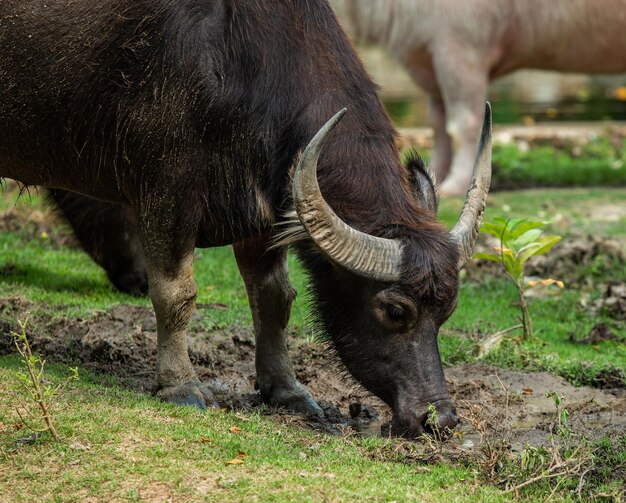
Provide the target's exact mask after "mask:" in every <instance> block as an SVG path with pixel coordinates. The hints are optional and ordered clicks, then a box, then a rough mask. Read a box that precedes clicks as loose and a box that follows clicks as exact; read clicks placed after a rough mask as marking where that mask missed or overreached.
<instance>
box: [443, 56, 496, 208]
mask: <svg viewBox="0 0 626 503" xmlns="http://www.w3.org/2000/svg"><path fill="white" fill-rule="evenodd" d="M483 60H484V58H482V57H481V55H480V54H478V53H474V52H470V51H468V50H467V48H463V47H456V46H445V47H444V46H441V47H438V48H437V52H436V53H435V54H434V55H433V64H434V67H435V72H436V74H437V80H438V82H439V86H440V88H441V95H442V98H443V103H444V108H445V117H446V131H447V132H448V135H449V136H450V137H451V138H452V143H453V150H454V156H453V160H452V167H451V169H450V173H449V174H448V176H447V177H446V178H445V180H444V181H443V183H441V185H440V187H439V193H440V194H441V195H444V196H445V195H463V194H465V193H466V191H467V189H468V186H469V183H470V181H471V178H472V167H473V166H474V160H475V158H476V153H477V151H478V137H479V135H480V128H481V124H482V115H483V112H484V107H485V100H486V94H487V86H488V77H487V71H486V70H485V69H484V68H483V64H484V61H483Z"/></svg>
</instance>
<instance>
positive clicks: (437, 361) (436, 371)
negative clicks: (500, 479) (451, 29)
mask: <svg viewBox="0 0 626 503" xmlns="http://www.w3.org/2000/svg"><path fill="white" fill-rule="evenodd" d="M344 112H345V110H343V111H341V112H339V113H338V114H336V115H335V116H334V117H333V118H332V119H331V120H330V121H328V123H326V125H325V126H323V127H322V129H321V130H320V131H319V132H318V133H317V135H316V136H315V137H314V138H313V140H312V141H311V142H310V143H309V145H308V146H307V148H306V150H305V151H304V153H303V155H302V157H301V159H300V161H299V163H298V166H297V168H296V171H295V173H294V178H293V200H294V205H295V209H296V212H297V215H298V218H299V221H300V223H301V225H302V227H303V228H304V230H305V231H306V235H307V236H308V238H309V239H308V242H309V243H314V244H315V246H314V247H313V248H315V250H316V251H315V252H314V253H309V254H308V256H309V259H308V260H309V261H312V262H313V263H312V265H313V267H311V268H310V269H311V270H312V271H314V272H313V275H321V276H323V278H315V277H313V278H312V281H311V284H312V289H313V294H314V302H315V304H316V307H317V313H318V316H319V318H320V321H321V323H322V325H323V329H324V331H325V332H326V333H327V335H328V337H329V338H330V340H331V341H332V343H333V346H334V347H335V349H336V350H337V353H338V354H339V356H340V358H341V359H342V361H343V362H344V364H345V365H346V367H347V368H348V370H349V371H350V373H351V374H352V375H353V376H354V377H355V378H356V379H357V380H358V381H359V382H360V383H361V384H362V385H363V386H365V387H366V388H367V389H368V390H369V391H371V392H372V393H374V394H375V395H377V396H378V397H380V398H381V399H382V400H384V401H385V402H386V403H387V404H388V405H389V406H390V407H391V408H392V409H393V422H392V431H393V432H394V433H395V434H398V435H405V436H410V437H414V436H417V435H419V434H421V433H424V432H428V433H438V432H440V433H443V432H445V431H450V430H452V429H453V428H454V427H455V426H456V425H457V423H458V418H457V415H456V410H455V407H454V404H453V403H452V401H451V399H450V396H449V394H448V391H447V386H446V382H445V379H444V374H443V368H442V364H441V358H440V356H439V349H438V346H437V335H438V331H439V328H440V326H441V325H442V324H443V323H444V322H445V321H446V320H447V319H448V317H449V316H450V315H451V314H452V312H453V311H454V308H455V307H456V302H457V293H458V276H459V270H460V269H461V267H462V266H463V265H464V264H465V262H466V261H467V259H468V258H469V257H470V255H471V254H472V251H473V248H474V244H475V242H476V238H477V235H478V231H479V227H480V222H481V219H482V214H483V210H484V207H485V201H486V198H487V192H488V190H489V183H490V178H491V111H490V108H489V105H487V109H486V112H485V120H484V125H483V131H482V137H481V145H480V152H479V154H478V157H477V160H476V163H475V165H474V175H473V181H472V184H471V188H470V190H469V191H468V194H467V198H466V201H465V206H464V208H463V211H462V214H461V216H460V218H459V221H458V223H457V224H456V225H455V227H454V228H453V230H452V231H451V232H447V231H445V230H444V229H442V228H441V227H439V226H437V225H433V226H432V227H426V228H425V230H422V231H417V232H415V233H406V234H405V235H399V236H396V237H393V238H388V237H381V236H374V235H370V234H367V233H364V232H362V231H360V230H358V229H356V228H354V226H351V225H348V224H347V223H346V222H345V221H344V220H342V219H341V218H340V217H339V216H338V215H337V214H336V213H335V212H334V211H333V209H332V208H331V207H330V205H329V204H328V203H327V202H326V201H325V200H324V197H323V196H322V192H321V190H320V187H319V185H318V180H317V164H318V158H319V156H320V153H321V151H322V147H323V144H324V142H325V140H326V139H327V137H328V136H329V134H330V132H331V130H332V129H333V127H334V126H335V125H336V124H337V123H338V121H339V120H340V119H341V117H342V115H343V113H344ZM422 175H423V172H422ZM412 178H413V181H414V184H415V185H416V187H415V188H416V191H415V193H416V199H418V200H419V199H420V194H422V197H421V201H422V204H423V205H427V206H430V209H434V203H433V201H434V198H433V197H430V196H429V194H430V195H432V187H430V189H429V187H428V186H425V185H424V184H425V183H427V184H430V180H427V182H425V181H424V178H427V177H425V176H419V174H418V175H415V174H414V175H413V177H412ZM424 194H426V195H425V196H424ZM320 251H321V253H320ZM312 256H313V257H315V258H311V257H312Z"/></svg>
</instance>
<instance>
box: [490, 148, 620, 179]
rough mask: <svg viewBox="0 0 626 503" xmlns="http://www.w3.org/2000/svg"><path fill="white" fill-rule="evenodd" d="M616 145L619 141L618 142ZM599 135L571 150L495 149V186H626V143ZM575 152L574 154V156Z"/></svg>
mask: <svg viewBox="0 0 626 503" xmlns="http://www.w3.org/2000/svg"><path fill="white" fill-rule="evenodd" d="M615 143H617V142H615ZM615 143H613V142H611V141H610V140H609V138H608V137H606V136H599V137H597V138H595V139H592V140H591V141H590V142H588V143H587V144H584V145H580V146H577V147H575V148H572V146H571V145H568V146H567V147H565V148H564V147H555V146H552V145H538V146H534V147H533V148H530V149H528V150H520V148H519V147H518V146H517V145H515V144H509V145H496V146H494V149H493V163H494V174H493V186H494V188H496V189H498V190H502V189H514V188H524V187H589V186H596V185H604V186H613V187H623V186H624V185H626V140H621V142H619V143H618V144H615ZM573 152H575V154H574V153H573Z"/></svg>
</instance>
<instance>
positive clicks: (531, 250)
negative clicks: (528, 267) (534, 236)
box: [516, 241, 541, 264]
mask: <svg viewBox="0 0 626 503" xmlns="http://www.w3.org/2000/svg"><path fill="white" fill-rule="evenodd" d="M539 248H541V243H538V242H536V241H535V242H534V243H530V244H527V245H526V246H524V247H523V248H522V249H521V250H519V251H518V252H517V255H516V258H517V260H519V262H520V264H523V263H524V262H526V261H527V260H528V259H529V258H530V257H532V256H533V255H535V253H536V252H537V250H538V249H539Z"/></svg>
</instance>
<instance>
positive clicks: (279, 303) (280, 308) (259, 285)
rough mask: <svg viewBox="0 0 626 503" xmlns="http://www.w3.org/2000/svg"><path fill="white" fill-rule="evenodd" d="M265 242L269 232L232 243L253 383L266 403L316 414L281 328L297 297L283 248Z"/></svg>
mask: <svg viewBox="0 0 626 503" xmlns="http://www.w3.org/2000/svg"><path fill="white" fill-rule="evenodd" d="M268 244H269V242H268V236H267V235H261V236H258V237H256V238H251V239H249V240H246V241H242V242H240V243H237V244H235V245H234V246H233V248H234V250H235V257H236V258H237V265H238V266H239V271H240V272H241V276H242V277H243V280H244V282H245V284H246V291H247V292H248V300H249V302H250V309H251V310H252V319H253V322H254V334H255V339H256V374H257V377H256V379H257V385H258V388H259V391H260V392H261V396H262V397H263V400H264V401H265V402H266V403H269V404H270V405H275V406H279V407H285V408H286V409H290V410H293V411H296V412H300V413H304V414H307V415H314V416H318V417H321V416H323V412H322V410H321V409H320V407H319V405H318V404H317V403H316V402H315V400H314V399H313V397H312V396H311V394H310V393H309V391H308V390H307V389H306V387H305V386H304V385H302V384H301V383H300V382H298V380H297V379H296V376H295V374H294V371H293V367H292V365H291V361H290V359H289V354H288V352H287V335H286V328H287V323H288V321H289V313H290V311H291V303H292V301H293V299H294V298H295V296H296V293H295V291H294V289H293V288H292V287H291V284H290V282H289V277H288V275H287V248H285V247H283V248H277V249H271V250H268V249H267V246H268Z"/></svg>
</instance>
